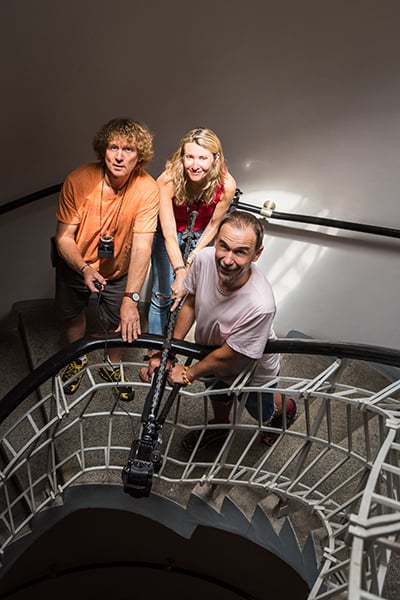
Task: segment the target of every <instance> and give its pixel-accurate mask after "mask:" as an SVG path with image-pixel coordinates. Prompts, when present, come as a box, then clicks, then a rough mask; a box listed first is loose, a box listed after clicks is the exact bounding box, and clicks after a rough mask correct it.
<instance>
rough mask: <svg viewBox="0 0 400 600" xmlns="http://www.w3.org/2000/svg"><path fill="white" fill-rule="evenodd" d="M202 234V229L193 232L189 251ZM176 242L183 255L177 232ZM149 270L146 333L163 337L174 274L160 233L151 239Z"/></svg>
mask: <svg viewBox="0 0 400 600" xmlns="http://www.w3.org/2000/svg"><path fill="white" fill-rule="evenodd" d="M202 233H203V230H202V229H201V230H199V231H195V232H194V238H193V241H192V243H191V247H190V249H191V250H192V249H193V248H194V247H195V245H196V243H197V240H198V239H199V237H200V236H201V234H202ZM178 242H179V247H180V249H181V252H182V255H183V253H184V249H185V240H182V233H180V232H178ZM151 270H152V275H153V287H152V291H151V299H150V308H149V315H148V319H149V326H148V331H149V333H153V334H155V335H164V334H165V329H166V325H167V319H168V313H169V307H170V306H171V285H172V283H173V281H174V272H173V270H172V266H171V263H170V262H169V258H168V254H167V250H166V248H165V242H164V236H163V234H162V232H160V231H156V233H155V234H154V238H153V246H152V252H151Z"/></svg>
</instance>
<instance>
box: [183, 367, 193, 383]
mask: <svg viewBox="0 0 400 600" xmlns="http://www.w3.org/2000/svg"><path fill="white" fill-rule="evenodd" d="M188 370H189V367H183V369H182V374H181V377H182V380H183V383H184V384H185V385H192V383H193V382H192V381H190V379H189V378H188V376H187V375H186V373H187V372H188Z"/></svg>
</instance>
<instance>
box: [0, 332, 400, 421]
mask: <svg viewBox="0 0 400 600" xmlns="http://www.w3.org/2000/svg"><path fill="white" fill-rule="evenodd" d="M163 341H164V338H163V337H161V336H158V335H152V334H143V335H141V336H139V337H138V339H137V340H136V341H135V342H133V343H129V342H123V341H122V339H121V338H120V337H112V338H107V339H105V338H94V337H86V338H83V339H81V340H78V341H77V342H74V343H73V344H70V345H69V346H67V347H66V348H64V349H63V350H60V352H58V353H56V354H54V355H53V356H51V357H50V358H48V359H47V360H46V361H44V362H43V363H42V364H41V365H39V366H38V367H37V368H36V369H35V370H34V371H32V373H29V375H27V376H26V377H25V378H24V379H22V380H21V381H20V382H19V383H18V384H17V385H16V386H15V387H14V388H13V389H12V390H10V391H9V392H8V393H7V394H6V395H5V396H4V397H3V399H2V400H0V423H2V422H3V421H4V420H5V419H6V418H7V417H8V416H9V415H10V414H11V413H12V412H13V411H14V410H15V408H17V406H18V405H19V404H20V403H21V402H22V401H23V400H24V399H25V398H27V397H28V396H29V394H31V393H32V392H34V391H35V390H36V389H37V388H38V387H39V386H41V385H42V384H43V383H44V382H45V381H47V380H48V379H50V377H53V376H54V375H56V374H57V373H59V371H60V370H61V369H62V368H63V367H64V366H65V365H66V364H68V363H69V362H71V361H73V360H74V359H76V358H79V357H80V356H82V355H83V354H86V353H89V352H93V351H94V350H99V349H102V348H104V347H105V346H107V347H108V348H121V347H122V348H129V347H130V348H132V346H133V347H136V348H145V349H147V348H154V349H159V350H160V349H161V348H162V345H163ZM171 348H172V350H174V351H175V352H176V353H177V354H183V355H185V356H187V357H189V358H191V359H193V360H201V359H202V358H203V357H204V356H206V355H207V354H208V353H209V352H211V350H212V349H213V348H211V347H209V346H201V345H199V344H193V343H190V342H185V341H184V340H172V342H171ZM265 351H267V352H269V353H272V354H277V353H282V354H308V355H322V356H334V357H336V358H348V359H354V360H364V361H367V362H374V363H378V364H383V365H389V366H393V367H398V368H400V350H395V349H393V348H382V347H379V346H371V345H365V344H351V343H348V342H332V341H326V340H312V339H306V340H304V339H296V338H290V339H278V340H273V341H269V342H268V344H267V346H266V348H265Z"/></svg>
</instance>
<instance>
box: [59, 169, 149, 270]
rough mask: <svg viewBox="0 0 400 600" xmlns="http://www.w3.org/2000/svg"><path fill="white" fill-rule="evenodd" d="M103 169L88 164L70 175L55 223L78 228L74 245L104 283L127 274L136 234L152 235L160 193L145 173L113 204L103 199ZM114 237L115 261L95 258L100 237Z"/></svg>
mask: <svg viewBox="0 0 400 600" xmlns="http://www.w3.org/2000/svg"><path fill="white" fill-rule="evenodd" d="M102 185H103V167H102V166H101V165H100V164H99V163H91V164H87V165H83V166H81V167H78V168H77V169H75V170H74V171H72V173H70V174H69V175H68V176H67V178H66V180H65V182H64V185H63V187H62V189H61V193H60V198H59V202H58V209H57V213H56V216H57V220H58V221H60V222H61V223H65V224H67V225H78V228H77V231H76V236H75V241H76V244H77V246H78V248H79V250H80V252H81V254H82V258H83V260H84V261H85V262H87V263H88V264H89V265H91V266H92V267H93V268H94V269H96V270H97V271H98V272H99V273H101V274H102V275H103V277H104V278H105V279H117V278H119V277H121V276H122V275H125V274H126V273H127V272H128V267H129V260H130V253H131V247H132V239H133V235H134V234H135V233H153V232H154V231H155V230H156V227H157V216H158V207H159V189H158V186H157V183H156V182H155V180H154V179H153V177H151V175H149V174H148V173H143V174H142V175H138V176H136V177H131V179H130V181H129V183H128V185H127V187H126V188H124V190H121V192H120V193H119V194H118V195H117V196H116V197H115V198H113V199H112V200H108V199H106V198H104V194H103V198H102ZM106 232H107V233H109V234H111V235H113V236H114V258H98V245H99V241H100V233H101V234H102V235H104V234H105V233H106Z"/></svg>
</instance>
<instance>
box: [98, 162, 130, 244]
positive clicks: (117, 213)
mask: <svg viewBox="0 0 400 600" xmlns="http://www.w3.org/2000/svg"><path fill="white" fill-rule="evenodd" d="M130 178H131V175H129V177H128V180H127V181H126V182H125V183H124V185H123V186H122V187H121V188H120V189H119V190H118V191H120V190H122V189H123V188H125V189H124V193H123V194H122V196H121V199H120V201H119V204H118V208H117V212H116V214H115V224H114V229H113V232H112V234H111V235H112V237H114V234H115V232H116V230H117V227H118V219H119V214H120V212H121V208H122V203H123V201H124V198H125V193H126V190H127V188H128V183H129V181H130ZM105 179H106V176H105V173H104V174H103V179H102V180H101V192H100V213H99V219H100V223H99V229H100V237H101V236H102V235H103V233H102V229H103V223H102V221H103V192H104V183H107V182H106V181H105ZM107 185H109V184H108V183H107ZM111 187H112V186H111ZM113 189H114V188H113ZM113 219H114V217H112V218H111V222H110V229H111V224H112V221H113ZM105 233H107V232H105Z"/></svg>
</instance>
